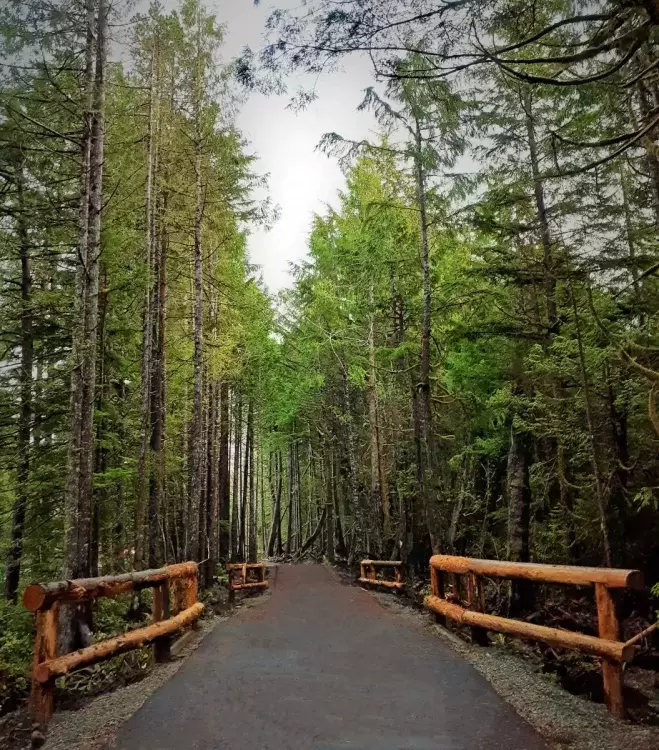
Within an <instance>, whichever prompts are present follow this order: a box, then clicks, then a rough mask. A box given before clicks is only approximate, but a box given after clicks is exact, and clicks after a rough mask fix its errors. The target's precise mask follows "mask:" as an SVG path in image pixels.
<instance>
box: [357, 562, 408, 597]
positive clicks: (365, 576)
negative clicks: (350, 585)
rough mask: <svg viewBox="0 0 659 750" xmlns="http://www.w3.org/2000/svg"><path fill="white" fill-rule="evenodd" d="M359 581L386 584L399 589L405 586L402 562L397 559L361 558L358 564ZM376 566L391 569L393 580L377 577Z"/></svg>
mask: <svg viewBox="0 0 659 750" xmlns="http://www.w3.org/2000/svg"><path fill="white" fill-rule="evenodd" d="M359 568H360V572H361V574H360V576H359V581H360V582H361V583H368V584H370V585H377V586H386V587H387V588H390V589H396V590H400V589H403V588H404V587H405V583H404V581H403V563H402V562H400V561H398V560H362V561H361V563H360V565H359ZM378 568H380V569H383V570H389V569H392V570H393V573H394V580H393V581H390V580H387V579H385V578H378V577H377V571H378Z"/></svg>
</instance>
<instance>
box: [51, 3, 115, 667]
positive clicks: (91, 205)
mask: <svg viewBox="0 0 659 750" xmlns="http://www.w3.org/2000/svg"><path fill="white" fill-rule="evenodd" d="M86 7H87V24H88V33H87V46H86V51H85V81H86V84H85V88H86V91H85V98H86V100H87V103H89V102H91V106H90V108H89V111H88V112H87V113H86V114H85V115H84V118H83V138H82V159H81V162H82V171H81V190H80V216H79V232H78V250H79V258H78V270H77V283H76V287H77V289H76V292H77V297H78V300H79V304H78V306H77V308H76V321H77V325H76V329H75V331H74V336H73V346H72V353H73V371H72V376H71V435H70V441H69V452H68V466H67V484H66V496H65V517H66V528H67V555H66V575H67V577H68V578H78V577H84V576H88V575H89V569H90V562H91V560H90V542H91V506H92V459H93V414H94V392H95V384H96V350H97V327H98V290H99V258H100V250H101V210H102V205H103V156H104V113H105V64H106V54H107V38H106V26H107V8H106V5H105V0H99V3H98V16H97V20H96V23H94V6H93V2H91V0H88V4H87V6H86ZM94 39H95V40H96V44H95V47H94ZM94 49H95V53H96V55H95V66H94V74H93V77H92V60H93V59H94ZM75 611H77V613H78V617H75V618H74V613H75ZM61 613H62V614H61V618H60V650H61V651H63V652H64V651H68V650H71V648H72V647H73V645H74V644H75V643H76V642H78V643H86V642H88V640H89V627H90V625H91V610H90V608H89V607H88V606H85V605H81V606H77V607H63V608H62V609H61Z"/></svg>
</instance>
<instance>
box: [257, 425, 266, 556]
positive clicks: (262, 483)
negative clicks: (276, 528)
mask: <svg viewBox="0 0 659 750" xmlns="http://www.w3.org/2000/svg"><path fill="white" fill-rule="evenodd" d="M259 445H260V450H259V473H260V476H261V481H260V482H259V490H260V498H261V499H260V502H261V549H262V551H263V554H265V553H266V550H267V542H266V538H265V473H264V472H265V469H264V466H263V438H262V437H261V440H260V443H259Z"/></svg>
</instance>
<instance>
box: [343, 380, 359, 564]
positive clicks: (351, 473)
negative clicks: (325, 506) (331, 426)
mask: <svg viewBox="0 0 659 750" xmlns="http://www.w3.org/2000/svg"><path fill="white" fill-rule="evenodd" d="M341 384H342V391H341V392H342V396H343V413H344V414H345V430H346V438H347V439H346V460H347V463H348V471H347V474H348V477H347V479H348V493H347V503H346V504H347V505H348V507H349V508H350V509H351V510H352V513H353V514H354V521H353V527H352V528H353V532H352V533H353V536H354V535H355V534H356V529H357V521H359V522H360V523H361V521H362V518H361V515H362V514H361V512H360V509H359V493H358V491H357V448H356V444H355V424H354V421H353V418H352V412H351V409H350V389H349V387H348V373H347V371H346V368H345V367H344V366H342V368H341ZM355 552H356V549H355V546H354V544H351V545H350V549H349V551H348V558H349V564H351V563H352V560H351V559H350V558H351V557H352V556H353V555H354V554H355Z"/></svg>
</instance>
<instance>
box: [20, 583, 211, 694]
mask: <svg viewBox="0 0 659 750" xmlns="http://www.w3.org/2000/svg"><path fill="white" fill-rule="evenodd" d="M145 572H146V571H145ZM203 611H204V605H203V604H202V603H201V602H197V603H196V604H193V605H192V606H191V607H189V608H188V609H185V610H183V612H181V613H180V614H178V615H176V616H175V617H170V618H169V619H168V620H161V621H160V622H154V623H152V624H151V625H147V626H146V627H144V628H139V629H138V630H131V631H130V632H129V633H125V634H124V635H120V636H117V637H116V638H109V639H108V640H107V641H101V642H100V643H95V644H94V645H93V646H88V647H87V648H82V649H80V650H79V651H73V652H72V653H70V654H66V655H64V656H58V657H56V658H54V659H49V660H48V661H44V662H41V664H38V665H37V666H36V667H35V668H34V671H33V673H32V676H33V677H34V679H35V680H37V681H38V682H40V683H42V684H43V683H45V682H48V681H49V680H53V679H54V678H56V677H60V676H61V675H64V674H67V673H68V672H71V671H73V670H74V669H79V668H80V667H85V666H87V665H89V664H95V663H96V662H99V661H102V660H103V659H107V658H109V657H111V656H116V655H117V654H121V653H124V652H125V651H131V650H133V649H136V648H141V647H142V646H144V644H146V643H151V642H152V641H154V640H156V639H157V638H161V637H162V636H165V635H169V634H170V633H174V632H176V631H177V630H181V629H182V628H184V627H186V626H187V625H190V624H191V623H193V622H195V621H196V620H198V619H199V616H200V615H201V613H202V612H203Z"/></svg>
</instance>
